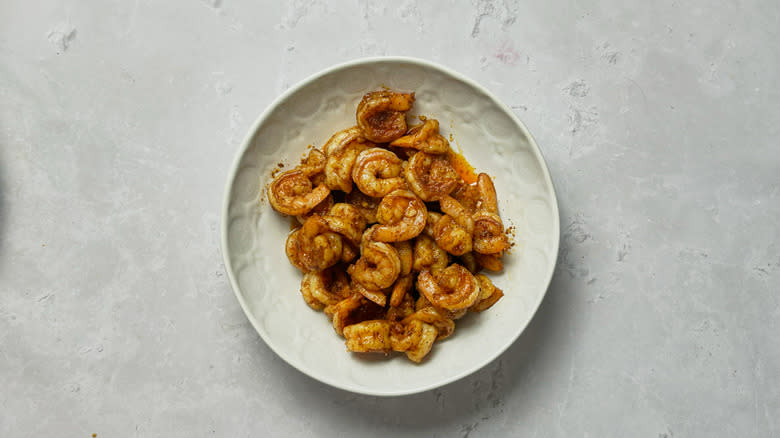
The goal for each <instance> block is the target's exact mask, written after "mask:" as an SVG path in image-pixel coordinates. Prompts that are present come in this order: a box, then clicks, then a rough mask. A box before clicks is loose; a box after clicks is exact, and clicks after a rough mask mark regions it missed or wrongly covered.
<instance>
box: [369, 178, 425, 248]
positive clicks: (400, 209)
mask: <svg viewBox="0 0 780 438" xmlns="http://www.w3.org/2000/svg"><path fill="white" fill-rule="evenodd" d="M427 217H428V209H427V208H425V204H424V203H423V202H422V200H421V199H420V198H418V197H417V196H416V195H415V194H414V193H412V192H410V191H409V190H395V191H393V192H390V193H389V194H388V195H387V196H385V197H384V198H382V202H380V203H379V208H378V209H377V211H376V219H377V221H379V223H380V224H381V225H374V226H373V227H371V230H370V232H371V233H372V234H371V236H372V239H373V240H376V241H379V242H400V241H404V240H409V239H413V238H414V237H416V236H417V235H418V234H420V233H422V230H423V228H425V222H426V219H427Z"/></svg>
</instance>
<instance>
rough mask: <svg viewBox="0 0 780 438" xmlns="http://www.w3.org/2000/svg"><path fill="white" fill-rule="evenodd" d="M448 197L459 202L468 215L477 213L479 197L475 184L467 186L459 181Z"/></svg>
mask: <svg viewBox="0 0 780 438" xmlns="http://www.w3.org/2000/svg"><path fill="white" fill-rule="evenodd" d="M450 196H452V197H453V198H454V199H455V200H456V201H458V202H460V205H462V206H463V208H465V209H466V211H468V212H469V213H472V214H473V213H475V212H476V211H477V206H478V205H479V203H480V195H479V189H478V188H477V184H476V183H474V184H467V183H466V182H465V181H459V182H458V184H457V185H456V186H455V190H453V191H452V193H450Z"/></svg>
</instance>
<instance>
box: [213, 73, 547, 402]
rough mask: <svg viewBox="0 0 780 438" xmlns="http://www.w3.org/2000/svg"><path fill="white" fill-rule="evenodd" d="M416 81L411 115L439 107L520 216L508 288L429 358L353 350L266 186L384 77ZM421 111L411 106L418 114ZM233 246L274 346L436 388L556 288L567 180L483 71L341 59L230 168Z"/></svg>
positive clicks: (260, 327)
mask: <svg viewBox="0 0 780 438" xmlns="http://www.w3.org/2000/svg"><path fill="white" fill-rule="evenodd" d="M383 86H386V87H390V88H392V89H398V90H414V91H415V92H416V93H417V94H416V97H417V100H416V102H415V107H414V110H413V111H412V113H411V115H416V114H421V115H426V116H430V117H433V118H436V119H438V120H439V122H440V124H441V131H442V134H443V135H444V136H445V137H449V135H450V134H452V136H453V138H454V141H453V142H452V146H453V148H456V149H457V148H460V149H461V150H462V152H463V155H464V156H465V157H466V159H467V160H468V161H469V162H471V164H473V165H474V167H475V168H476V169H477V170H478V171H483V172H486V173H489V174H490V175H492V176H494V180H495V185H496V191H497V192H498V200H499V208H500V213H501V217H502V218H503V220H504V224H505V225H506V226H510V225H513V226H515V227H516V232H515V234H516V237H515V239H514V240H515V243H516V245H515V247H514V248H513V250H512V252H511V254H509V255H507V256H505V270H504V272H503V273H501V274H499V275H492V278H493V280H494V282H495V283H496V284H497V285H498V286H499V287H500V288H502V289H503V290H504V293H505V296H504V298H503V299H501V301H499V302H498V303H497V304H496V305H495V306H493V307H492V308H491V309H489V310H488V311H486V312H483V313H481V314H473V315H467V316H466V317H465V318H463V319H461V320H459V321H457V325H456V329H455V333H454V335H453V336H451V337H450V338H449V339H446V340H445V341H442V342H440V343H436V345H435V346H434V349H433V350H432V351H431V353H430V355H429V357H428V358H427V359H426V360H425V361H424V362H423V363H422V364H419V365H417V364H414V363H412V362H411V361H409V360H407V359H406V358H405V357H404V356H403V355H401V354H395V355H392V356H390V357H384V356H381V355H378V356H370V357H363V356H360V355H355V354H351V353H348V352H347V351H346V349H345V346H344V340H343V338H341V337H340V336H338V335H337V334H336V333H335V332H334V331H333V329H332V328H331V326H330V323H329V321H328V319H327V318H326V317H325V315H324V314H323V313H322V312H316V311H313V310H312V309H310V308H309V307H308V306H307V305H306V304H305V303H304V301H303V299H302V298H301V294H300V292H299V287H300V281H301V273H300V272H298V271H297V270H296V269H295V268H294V267H293V266H291V265H290V263H289V262H288V261H287V258H286V256H285V253H284V241H285V238H286V236H287V233H288V232H289V229H290V219H288V218H283V217H282V216H280V215H279V214H277V213H276V212H274V211H273V210H272V209H271V207H270V205H269V204H268V202H267V201H266V199H265V198H266V196H265V193H264V190H265V187H266V186H267V184H268V183H269V182H270V178H271V176H270V175H271V171H272V170H273V169H274V168H275V167H276V166H277V165H278V163H280V162H282V163H285V164H286V166H285V168H290V167H292V166H293V165H295V164H296V163H297V162H298V160H299V159H300V157H301V156H302V155H303V154H304V152H305V150H306V146H307V145H309V144H312V145H314V146H316V147H321V146H322V145H323V144H324V143H325V141H326V140H327V139H328V138H329V137H330V135H331V134H333V133H334V132H336V131H338V130H340V129H343V128H346V127H349V126H353V125H354V124H355V108H356V106H357V103H358V101H359V100H360V98H361V96H362V95H363V94H364V93H366V92H368V91H370V90H374V89H378V88H380V87H383ZM410 120H411V117H410ZM222 219H223V220H222V250H223V255H224V259H225V266H226V269H227V272H228V276H229V278H230V281H231V284H232V286H233V289H234V291H235V293H236V296H237V297H238V300H239V302H240V303H241V306H242V307H243V309H244V311H245V312H246V315H247V317H248V318H249V320H250V321H251V322H252V325H253V326H254V327H255V329H256V330H257V332H258V333H259V334H260V336H261V337H262V338H263V340H265V342H266V343H267V344H268V346H269V347H270V348H271V349H272V350H274V351H275V352H276V353H277V354H278V355H279V356H281V357H282V358H283V359H284V360H285V361H287V362H288V363H289V364H290V365H292V366H293V367H295V368H297V369H298V370H300V371H301V372H303V373H306V374H308V375H309V376H311V377H313V378H315V379H318V380H320V381H322V382H325V383H327V384H330V385H333V386H335V387H338V388H342V389H345V390H349V391H354V392H358V393H364V394H373V395H402V394H411V393H416V392H420V391H424V390H429V389H433V388H436V387H438V386H441V385H443V384H446V383H449V382H452V381H454V380H456V379H459V378H461V377H464V376H466V375H468V374H470V373H472V372H474V371H476V370H478V369H479V368H481V367H483V366H484V365H486V364H488V363H489V362H490V361H492V360H493V359H495V358H496V357H497V356H498V355H499V354H501V352H503V351H504V350H506V348H507V347H509V346H510V345H511V344H512V342H514V341H515V339H517V337H518V336H519V335H520V333H522V331H523V329H524V328H525V327H526V325H528V323H529V321H530V320H531V318H532V317H533V315H534V312H535V311H536V309H537V307H538V306H539V304H540V303H541V301H542V298H543V297H544V294H545V291H546V290H547V286H548V284H549V282H550V279H551V277H552V273H553V270H554V268H555V263H556V257H557V253H558V239H559V218H558V205H557V203H556V198H555V192H554V190H553V186H552V182H551V181H550V176H549V173H548V171H547V168H546V166H545V164H544V160H543V158H542V156H541V153H540V151H539V148H538V147H537V146H536V144H535V142H534V140H533V138H532V137H531V135H530V134H529V133H528V131H527V130H526V128H525V126H524V125H523V124H522V123H521V122H520V121H519V120H518V119H517V118H516V117H515V116H514V114H513V113H512V112H511V110H509V109H508V108H507V107H506V106H505V105H504V104H502V103H500V102H499V101H498V100H497V99H496V98H495V97H493V96H492V95H491V94H490V93H489V92H488V91H487V90H485V89H484V88H482V87H481V86H479V85H477V84H476V83H474V82H473V81H471V80H469V79H467V78H465V77H463V76H461V75H459V74H457V73H454V72H452V71H449V70H447V69H444V68H442V67H440V66H437V65H434V64H431V63H428V62H426V61H421V60H416V59H409V58H373V59H364V60H358V61H355V62H350V63H347V64H343V65H339V66H336V67H333V68H330V69H328V70H326V71H324V72H322V73H319V74H317V75H315V76H313V77H311V78H309V79H307V80H305V81H303V82H302V83H300V84H299V85H297V86H295V87H293V88H292V89H290V90H289V91H287V92H286V93H285V94H283V95H282V96H281V97H280V98H279V99H277V100H276V101H275V102H274V103H273V104H272V105H271V106H270V107H269V108H268V109H267V110H266V111H265V112H264V113H263V114H262V115H261V116H260V118H259V119H258V120H257V122H256V123H255V125H254V126H253V127H252V129H251V131H250V132H249V134H248V135H247V137H246V140H245V141H244V144H243V145H242V147H241V150H240V151H239V155H238V156H237V158H236V160H235V163H234V166H233V169H232V171H231V173H230V175H229V179H228V183H227V187H226V193H225V200H224V205H223V217H222Z"/></svg>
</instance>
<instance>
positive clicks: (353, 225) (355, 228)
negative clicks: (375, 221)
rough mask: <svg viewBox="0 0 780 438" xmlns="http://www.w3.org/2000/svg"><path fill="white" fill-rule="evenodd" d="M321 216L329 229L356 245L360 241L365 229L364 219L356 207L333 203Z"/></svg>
mask: <svg viewBox="0 0 780 438" xmlns="http://www.w3.org/2000/svg"><path fill="white" fill-rule="evenodd" d="M322 218H323V219H324V220H325V222H326V223H327V224H328V227H330V229H331V230H333V231H335V232H336V233H339V234H341V235H342V236H344V237H346V238H347V239H349V240H350V241H351V242H352V243H354V244H356V245H357V244H359V243H360V239H361V238H362V236H363V231H364V230H365V229H366V220H365V218H364V217H363V215H362V214H361V213H360V210H359V209H358V208H357V207H355V206H353V205H350V204H345V203H338V204H334V205H333V207H331V208H330V210H329V211H328V213H327V214H326V215H324V216H323V217H322Z"/></svg>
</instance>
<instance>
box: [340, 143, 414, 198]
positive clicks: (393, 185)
mask: <svg viewBox="0 0 780 438" xmlns="http://www.w3.org/2000/svg"><path fill="white" fill-rule="evenodd" d="M402 170H403V168H402V166H401V159H400V158H398V157H397V156H396V155H395V154H394V153H392V152H390V151H388V150H387V149H382V148H371V149H366V150H364V151H363V152H361V153H360V155H358V157H357V160H356V161H355V165H354V166H353V167H352V180H353V181H354V182H355V184H356V185H357V187H358V189H360V191H361V192H363V193H365V194H366V195H368V196H373V197H378V198H381V197H383V196H385V195H387V194H388V193H390V192H392V191H393V190H397V189H400V188H403V187H405V186H406V183H405V182H404V179H403V177H402V175H401V172H402Z"/></svg>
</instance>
